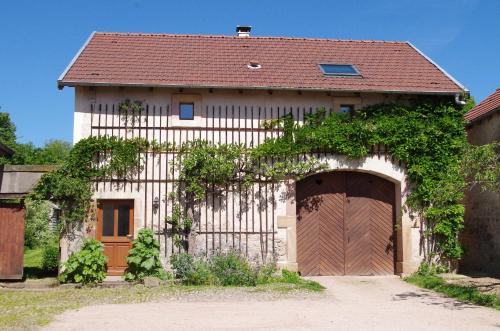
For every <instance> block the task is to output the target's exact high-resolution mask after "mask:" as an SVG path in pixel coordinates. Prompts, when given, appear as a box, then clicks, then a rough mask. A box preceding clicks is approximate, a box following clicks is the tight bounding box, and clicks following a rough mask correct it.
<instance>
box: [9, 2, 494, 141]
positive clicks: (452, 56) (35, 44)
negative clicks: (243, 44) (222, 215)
mask: <svg viewBox="0 0 500 331" xmlns="http://www.w3.org/2000/svg"><path fill="white" fill-rule="evenodd" d="M499 15H500V1H498V0H418V1H416V0H397V1H389V0H386V1H379V0H364V1H361V0H359V1H356V0H350V1H333V0H332V1H315V0H307V1H295V0H287V1H276V0H273V1H271V0H267V1H251V0H247V1H236V0H232V1H217V0H211V1H191V0H183V1H137V0H136V1H132V0H130V1H129V0H120V1H118V0H115V1H111V0H109V1H107V0H100V1H97V0H96V1H92V0H86V1H68V0H64V1H52V0H44V1H35V0H33V1H24V0H4V1H2V2H1V4H0V107H1V110H0V111H6V112H9V113H10V114H11V116H12V118H13V119H14V122H15V124H16V125H17V130H18V136H19V138H20V140H21V141H22V142H28V141H32V142H34V143H35V144H37V145H41V144H43V143H44V142H45V141H46V140H48V139H64V140H68V141H71V139H72V130H73V93H74V92H73V89H72V88H65V89H64V90H63V91H59V90H57V87H56V80H57V78H58V76H59V75H60V74H61V72H62V71H63V70H64V68H65V67H66V65H67V64H68V63H69V61H70V60H71V59H72V57H73V56H74V55H75V53H76V52H77V51H78V49H79V48H80V47H81V45H82V44H83V42H84V41H85V40H86V39H87V37H88V36H89V34H90V33H91V32H92V31H94V30H95V31H127V32H159V33H161V32H165V33H188V34H226V35H230V34H234V28H235V26H236V25H238V24H240V25H247V24H248V25H252V26H253V31H252V34H253V35H259V36H296V37H321V38H341V39H382V40H408V41H411V42H412V43H413V44H414V45H415V46H417V47H418V48H419V49H420V50H422V51H423V52H424V53H426V54H427V55H428V56H429V57H431V58H432V59H433V60H434V61H436V62H437V63H438V64H439V65H440V66H441V67H443V68H444V69H445V70H446V71H448V72H449V73H450V74H452V75H453V76H454V77H455V78H456V79H458V80H459V81H460V82H461V83H463V84H464V85H465V86H466V87H468V88H469V90H470V91H471V94H472V95H473V96H474V97H475V98H476V101H480V100H482V99H483V98H484V97H486V96H487V95H488V94H490V93H492V92H493V91H494V90H495V89H496V88H498V87H500V21H499V20H498V17H499Z"/></svg>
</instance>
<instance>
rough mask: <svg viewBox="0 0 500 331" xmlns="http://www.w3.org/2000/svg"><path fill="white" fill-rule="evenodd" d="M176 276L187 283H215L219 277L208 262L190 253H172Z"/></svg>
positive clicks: (171, 259) (171, 261) (171, 260)
mask: <svg viewBox="0 0 500 331" xmlns="http://www.w3.org/2000/svg"><path fill="white" fill-rule="evenodd" d="M170 263H171V264H172V269H173V270H174V276H175V278H176V279H179V280H180V281H181V282H182V283H183V284H186V285H214V284H217V283H218V282H217V279H216V278H215V276H214V275H213V274H212V272H211V270H210V268H209V266H208V263H207V262H205V261H204V260H202V259H201V258H196V257H193V256H192V255H190V254H188V253H180V254H175V255H172V257H171V258H170Z"/></svg>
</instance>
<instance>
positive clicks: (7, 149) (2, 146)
mask: <svg viewBox="0 0 500 331" xmlns="http://www.w3.org/2000/svg"><path fill="white" fill-rule="evenodd" d="M0 152H1V153H3V154H5V155H7V156H9V157H11V156H12V155H14V150H12V149H11V148H10V147H9V146H7V145H5V144H3V143H0Z"/></svg>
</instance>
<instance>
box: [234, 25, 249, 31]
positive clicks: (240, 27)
mask: <svg viewBox="0 0 500 331" xmlns="http://www.w3.org/2000/svg"><path fill="white" fill-rule="evenodd" d="M251 30H252V27H251V26H250V25H237V26H236V32H250V31H251Z"/></svg>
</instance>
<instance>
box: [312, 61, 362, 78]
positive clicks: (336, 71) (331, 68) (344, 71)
mask: <svg viewBox="0 0 500 331" xmlns="http://www.w3.org/2000/svg"><path fill="white" fill-rule="evenodd" d="M319 67H320V69H321V71H322V72H323V74H324V75H326V76H360V75H361V74H360V73H359V71H358V69H356V67H355V66H353V65H352V64H329V63H322V64H320V65H319Z"/></svg>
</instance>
